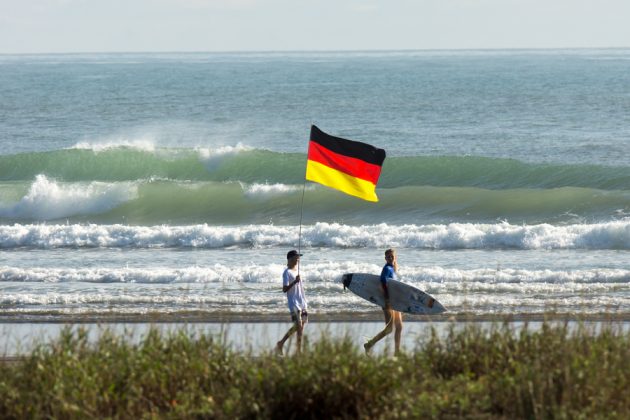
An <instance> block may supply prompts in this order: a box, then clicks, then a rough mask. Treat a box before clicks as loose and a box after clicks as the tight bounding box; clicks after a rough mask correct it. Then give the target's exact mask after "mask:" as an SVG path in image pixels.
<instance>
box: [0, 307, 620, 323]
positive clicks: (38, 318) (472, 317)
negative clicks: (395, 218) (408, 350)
mask: <svg viewBox="0 0 630 420" xmlns="http://www.w3.org/2000/svg"><path fill="white" fill-rule="evenodd" d="M382 319H383V313H382V312H381V311H380V310H377V311H372V312H361V313H357V312H346V313H343V312H342V313H315V312H310V313H309V321H310V322H380V321H382ZM404 319H405V321H406V322H489V321H493V322H514V321H545V320H547V321H600V322H601V321H622V322H623V321H630V312H619V311H616V312H601V313H582V312H579V313H556V312H546V313H537V314H532V313H511V314H505V313H502V314H473V313H459V314H449V313H446V314H441V315H432V316H421V315H408V314H405V315H404ZM287 321H289V315H288V314H286V313H284V312H283V313H270V314H255V313H242V312H195V311H191V312H176V313H163V312H152V313H129V314H120V313H102V312H100V313H93V314H90V313H83V314H68V313H46V314H36V313H33V314H28V313H26V314H25V313H23V314H20V315H13V314H12V315H6V314H4V315H3V314H0V325H1V324H3V323H62V324H82V323H90V324H92V323H151V322H156V323H232V322H247V323H253V322H287Z"/></svg>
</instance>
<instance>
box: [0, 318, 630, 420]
mask: <svg viewBox="0 0 630 420" xmlns="http://www.w3.org/2000/svg"><path fill="white" fill-rule="evenodd" d="M304 417H306V418H387V419H389V418H440V419H443V418H461V417H469V418H506V419H507V418H510V419H511V418H567V419H574V418H584V419H591V418H620V419H622V418H630V333H629V332H627V331H626V332H623V331H621V329H620V328H619V327H618V326H615V325H611V326H608V327H604V328H602V329H600V330H599V331H597V332H596V331H594V330H593V329H590V328H587V327H585V326H578V327H577V328H572V329H570V328H568V327H567V325H558V324H555V325H552V324H549V323H545V324H543V326H542V328H540V329H537V330H532V329H528V328H527V327H525V328H523V329H519V330H518V331H517V332H514V331H513V330H512V329H511V327H510V325H509V324H496V325H495V326H494V327H493V328H491V329H490V330H487V329H485V330H483V329H480V328H479V327H475V326H467V327H465V328H463V329H462V328H458V327H456V326H452V327H451V329H450V332H449V333H448V334H447V335H446V336H443V337H442V338H440V337H438V335H437V333H436V332H435V331H434V332H433V333H432V336H431V337H430V339H428V340H427V341H426V342H425V343H424V344H422V345H420V344H419V345H418V346H417V348H415V349H413V351H409V352H408V353H404V354H402V355H401V356H399V357H397V358H392V357H391V356H388V355H376V356H372V357H367V356H365V355H364V354H363V353H362V351H361V350H360V349H359V348H358V347H357V346H355V345H354V343H353V342H352V341H351V340H350V339H349V338H346V339H341V340H329V339H325V338H324V339H321V340H319V341H317V342H315V343H307V344H306V349H305V351H304V353H303V354H302V356H290V357H277V356H275V355H273V354H272V353H271V352H270V353H265V354H263V355H259V356H252V355H251V354H248V353H243V352H235V351H233V350H231V349H230V347H229V346H226V345H224V344H223V343H222V341H221V339H220V338H217V337H212V336H207V335H192V334H191V333H188V332H180V333H171V334H168V335H162V334H160V333H159V332H158V331H157V330H151V331H150V332H149V333H148V334H147V335H146V336H144V337H143V338H142V339H141V340H140V341H139V342H138V341H132V340H130V339H129V337H124V336H121V335H116V334H114V333H111V332H105V333H103V334H102V335H101V336H100V338H99V339H98V340H97V341H96V342H91V341H90V340H88V337H87V332H86V331H84V330H81V329H79V330H71V329H67V330H65V331H64V332H63V333H62V334H61V336H60V338H59V339H58V340H57V341H56V342H54V343H53V344H48V345H44V344H42V345H39V346H38V347H36V349H35V350H34V351H33V352H32V353H31V354H30V355H28V356H27V357H25V358H24V359H21V360H19V361H18V362H15V363H5V364H0V418H3V419H11V418H63V419H72V418H76V419H79V418H80V419H83V418H218V419H223V418H225V419H228V418H229V419H232V418H282V419H284V418H304Z"/></svg>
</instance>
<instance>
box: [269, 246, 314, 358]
mask: <svg viewBox="0 0 630 420" xmlns="http://www.w3.org/2000/svg"><path fill="white" fill-rule="evenodd" d="M301 256H302V254H299V253H298V252H297V251H296V250H294V249H293V250H291V251H289V252H288V253H287V268H286V269H285V270H284V273H282V291H283V292H284V293H286V294H287V303H288V304H289V312H290V313H291V319H292V321H293V326H292V327H291V328H290V329H289V331H287V333H286V334H285V335H284V337H282V340H280V341H278V343H277V344H276V351H277V352H278V353H279V354H282V347H283V346H284V343H285V341H287V340H288V339H289V337H291V336H292V335H293V333H295V332H297V343H296V344H297V352H298V354H299V353H300V352H301V351H302V333H303V332H304V325H306V323H307V322H308V313H307V312H306V308H307V303H306V296H305V295H304V287H303V285H302V281H301V279H300V275H299V274H298V272H296V271H295V268H296V267H297V265H298V264H299V261H300V257H301Z"/></svg>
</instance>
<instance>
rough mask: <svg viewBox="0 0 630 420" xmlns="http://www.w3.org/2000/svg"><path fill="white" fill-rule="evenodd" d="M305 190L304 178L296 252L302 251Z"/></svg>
mask: <svg viewBox="0 0 630 420" xmlns="http://www.w3.org/2000/svg"><path fill="white" fill-rule="evenodd" d="M305 191H306V179H305V180H304V186H303V187H302V204H301V205H300V231H299V233H298V254H301V253H302V216H303V215H304V192H305ZM299 275H300V260H299V259H298V276H299Z"/></svg>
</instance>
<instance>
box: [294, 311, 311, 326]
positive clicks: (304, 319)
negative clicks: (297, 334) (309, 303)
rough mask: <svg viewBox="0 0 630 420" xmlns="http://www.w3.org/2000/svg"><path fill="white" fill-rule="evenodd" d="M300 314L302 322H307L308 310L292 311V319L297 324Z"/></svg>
mask: <svg viewBox="0 0 630 420" xmlns="http://www.w3.org/2000/svg"><path fill="white" fill-rule="evenodd" d="M298 316H300V318H301V319H302V324H306V323H307V322H308V312H306V311H300V310H296V311H293V312H291V320H292V321H293V323H294V324H297V322H298V319H299V318H298Z"/></svg>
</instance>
